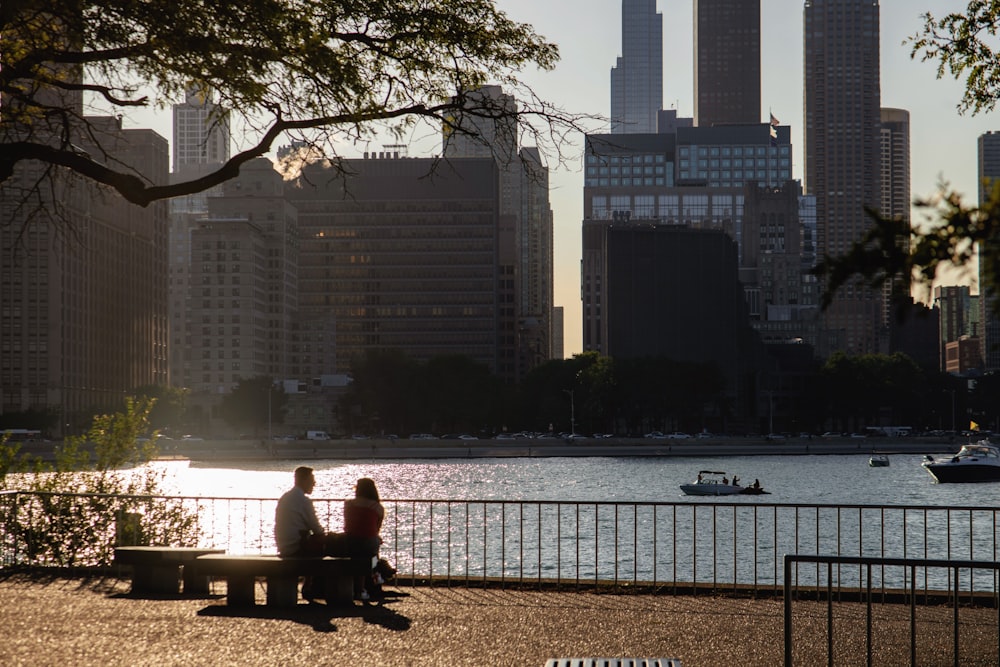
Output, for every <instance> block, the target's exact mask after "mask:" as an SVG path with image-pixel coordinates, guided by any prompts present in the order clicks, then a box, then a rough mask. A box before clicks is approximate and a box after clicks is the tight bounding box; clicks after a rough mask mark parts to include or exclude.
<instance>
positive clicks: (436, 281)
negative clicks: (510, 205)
mask: <svg viewBox="0 0 1000 667" xmlns="http://www.w3.org/2000/svg"><path fill="white" fill-rule="evenodd" d="M285 195H286V197H287V198H288V200H289V201H291V202H292V203H293V204H294V205H295V207H296V209H297V210H298V224H299V236H300V239H301V240H300V245H299V304H298V305H299V313H300V314H299V320H300V322H302V323H304V324H300V328H299V332H298V334H299V336H300V339H299V342H298V344H299V349H298V350H297V351H295V352H294V353H293V359H292V368H293V373H294V374H295V375H297V376H298V377H309V378H312V377H319V376H321V375H325V374H329V373H334V372H336V373H349V372H350V369H351V366H352V362H353V360H354V359H356V358H359V357H362V356H363V355H365V354H366V352H367V351H369V350H378V349H398V350H401V351H402V352H404V353H406V354H407V355H408V356H410V357H411V358H413V359H416V360H418V361H427V360H428V359H430V358H432V357H434V356H438V355H443V354H461V355H465V356H468V357H471V358H472V359H474V360H476V361H478V362H481V363H484V364H486V365H487V366H488V367H489V368H490V370H491V371H493V372H495V373H497V374H498V375H499V376H501V377H503V378H504V379H508V380H510V379H513V378H514V377H515V374H516V356H515V350H516V338H517V326H516V323H517V320H516V316H515V310H514V304H515V299H516V291H515V281H514V270H513V268H512V267H513V264H514V248H515V245H514V225H513V224H512V222H511V218H509V217H506V220H502V218H505V216H501V214H500V209H501V204H500V172H499V169H498V167H497V164H496V162H495V161H494V160H493V159H491V158H451V159H449V160H446V161H440V160H435V159H433V158H395V157H384V156H383V157H378V156H372V157H369V158H367V159H354V160H344V161H342V162H341V163H329V162H323V163H313V164H310V165H308V166H306V167H305V169H304V170H303V173H302V175H301V177H300V178H299V179H297V180H294V181H288V182H286V184H285ZM310 323H311V324H310ZM307 325H308V326H309V328H310V329H311V330H312V331H313V333H319V332H322V331H331V332H333V334H332V339H333V340H332V344H330V343H331V341H329V340H328V341H326V342H324V343H317V342H316V341H314V340H312V339H308V338H305V339H303V338H301V337H303V336H305V335H306V332H305V331H303V328H304V327H306V326H307ZM314 344H316V345H321V346H322V349H319V350H313V349H309V350H306V349H303V346H304V345H310V346H312V345H314ZM331 352H332V358H329V357H326V356H322V357H321V356H320V355H326V354H328V353H331Z"/></svg>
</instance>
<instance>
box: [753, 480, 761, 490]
mask: <svg viewBox="0 0 1000 667" xmlns="http://www.w3.org/2000/svg"><path fill="white" fill-rule="evenodd" d="M753 488H755V489H759V488H760V480H759V479H755V480H754V481H753Z"/></svg>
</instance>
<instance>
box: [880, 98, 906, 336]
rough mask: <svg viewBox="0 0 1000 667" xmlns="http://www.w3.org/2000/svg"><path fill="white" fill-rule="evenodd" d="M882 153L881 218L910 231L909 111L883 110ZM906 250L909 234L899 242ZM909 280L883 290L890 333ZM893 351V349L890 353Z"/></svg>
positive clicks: (898, 280) (903, 278)
mask: <svg viewBox="0 0 1000 667" xmlns="http://www.w3.org/2000/svg"><path fill="white" fill-rule="evenodd" d="M879 136H880V143H879V146H880V152H881V162H882V164H881V178H880V182H881V186H880V189H881V197H882V215H883V216H885V217H887V218H894V219H899V220H901V221H903V222H904V223H905V226H906V229H907V230H909V228H910V202H911V198H910V112H909V111H907V110H906V109H889V108H883V109H882V111H881V124H880V130H879ZM899 244H900V245H901V246H902V247H903V248H904V249H905V250H907V251H908V250H909V247H910V237H909V234H907V235H906V236H904V237H902V238H901V239H899ZM910 282H911V281H910V277H909V276H903V275H897V276H895V277H894V278H893V280H891V281H889V282H887V283H886V284H885V285H884V287H883V289H882V328H883V330H885V331H889V329H890V328H891V324H892V319H893V317H895V313H894V312H893V307H894V305H895V304H897V303H898V301H899V299H904V300H906V301H909V299H910ZM889 351H891V352H895V350H889Z"/></svg>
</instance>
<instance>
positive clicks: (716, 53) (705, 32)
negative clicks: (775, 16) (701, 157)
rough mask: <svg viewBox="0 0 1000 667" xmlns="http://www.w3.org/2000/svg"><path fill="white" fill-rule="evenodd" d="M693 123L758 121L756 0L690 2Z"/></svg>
mask: <svg viewBox="0 0 1000 667" xmlns="http://www.w3.org/2000/svg"><path fill="white" fill-rule="evenodd" d="M694 21H695V30H694V117H695V123H696V124H697V125H698V127H710V126H712V125H731V124H748V125H749V124H753V123H759V122H760V1H759V0H695V2H694Z"/></svg>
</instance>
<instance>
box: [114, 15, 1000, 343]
mask: <svg viewBox="0 0 1000 667" xmlns="http://www.w3.org/2000/svg"><path fill="white" fill-rule="evenodd" d="M761 4H762V6H761V21H760V25H761V107H762V109H761V118H767V114H768V113H773V114H774V115H775V116H776V117H777V118H778V119H779V120H780V121H781V123H782V124H783V125H788V126H790V129H791V132H792V143H793V145H795V146H799V147H800V149H801V146H802V135H803V127H802V118H803V69H802V59H803V31H802V21H803V7H804V2H803V0H769V1H768V2H765V3H761ZM497 5H498V7H499V8H501V9H502V10H503V11H505V12H507V13H508V15H509V16H510V17H511V18H512V19H514V20H517V21H520V22H525V23H530V24H532V25H533V26H534V27H535V29H536V31H537V32H538V33H540V34H541V35H543V36H544V37H545V38H546V39H548V40H550V41H553V42H555V43H556V44H558V45H559V48H560V54H561V61H560V63H559V64H558V65H557V67H556V69H555V70H554V71H553V72H535V71H529V72H525V74H524V76H523V80H524V81H525V82H526V83H527V84H529V85H531V86H532V87H533V88H535V89H536V90H537V91H539V92H540V94H541V95H542V96H543V97H544V98H545V99H547V100H549V101H551V102H553V103H555V104H557V105H558V106H560V107H562V108H564V109H566V110H567V111H570V112H580V113H592V114H597V115H600V116H604V117H607V116H608V115H609V109H610V87H609V85H608V82H609V75H610V71H611V68H612V67H613V66H614V65H615V63H616V60H617V58H618V56H620V55H622V45H621V43H620V35H621V7H622V4H621V1H620V0H611V1H609V0H601V1H598V0H582V1H581V2H580V3H577V4H576V5H575V6H574V11H573V12H566V11H565V7H563V6H561V5H557V4H555V3H535V2H530V1H529V0H498V2H497ZM957 9H959V7H958V6H956V3H954V2H947V1H945V0H927V1H922V2H920V3H919V4H911V3H905V4H901V3H888V2H886V3H882V4H881V8H880V11H881V69H882V77H881V79H882V83H881V104H882V106H883V107H894V108H900V109H906V110H908V111H909V112H910V114H911V147H912V165H913V167H912V174H911V177H912V181H911V183H912V186H911V191H912V193H913V196H914V197H917V198H920V197H927V196H930V195H932V194H933V193H934V192H935V190H936V187H937V185H938V183H939V181H940V180H941V179H942V178H943V179H944V180H946V181H947V182H948V183H949V184H950V185H951V186H952V187H953V188H955V189H956V190H958V191H960V192H964V193H965V194H966V196H967V198H968V201H969V202H974V201H975V198H976V192H977V189H978V183H977V176H976V141H977V137H978V136H979V135H980V134H982V133H984V132H986V131H989V130H993V129H1000V119H998V120H995V121H994V119H993V116H994V114H982V115H980V116H975V117H973V116H960V115H959V114H958V112H957V110H956V105H957V104H958V102H959V99H960V97H961V94H962V92H963V90H964V87H963V85H962V83H961V82H958V81H954V80H952V79H950V78H946V79H942V80H937V79H936V72H937V68H936V64H935V63H932V62H926V63H922V62H920V61H919V60H911V59H910V55H909V53H910V48H909V46H906V45H902V42H903V40H904V39H906V38H907V37H909V36H912V35H914V34H915V33H917V32H918V31H919V30H920V28H921V26H922V21H921V20H920V15H921V14H922V13H924V12H928V11H929V12H932V13H934V14H935V15H940V14H944V13H947V12H949V11H956V10H957ZM657 11H658V12H660V13H662V15H663V37H664V39H663V42H664V45H663V46H664V48H663V55H664V67H663V71H664V82H663V96H664V107H665V108H667V109H670V108H674V109H676V110H677V111H678V114H679V115H681V116H693V114H694V103H693V96H694V84H693V74H694V59H693V34H694V22H693V2H692V1H691V0H687V1H685V2H664V1H663V0H660V1H659V2H657ZM597 27H599V28H600V35H601V36H602V39H594V38H593V37H592V35H594V33H595V28H597ZM126 123H127V124H128V126H134V127H152V128H153V129H156V130H157V131H159V132H160V133H161V134H163V136H165V137H169V136H171V132H170V115H169V113H166V114H164V113H157V114H154V113H151V112H140V113H136V114H135V115H134V116H132V117H131V118H128V119H126ZM604 127H607V126H606V125H605V126H604ZM592 129H593V131H606V130H604V129H603V128H602V127H601V126H597V125H595V127H594V128H592ZM426 134H427V133H426V131H425V129H421V130H418V131H417V132H416V133H415V134H414V136H413V137H412V138H411V140H410V144H411V146H413V147H415V148H419V151H418V150H412V151H411V153H410V154H411V155H414V156H417V155H424V154H430V153H433V152H439V151H440V143H439V142H430V143H429V142H428V141H427V139H426ZM371 148H373V146H359V147H357V148H356V151H357V153H358V155H360V154H361V153H362V152H363V151H364V150H370V149H371ZM566 155H567V156H568V157H570V158H572V159H571V160H570V162H569V163H568V164H567V165H565V166H559V165H557V164H555V163H554V161H552V158H551V156H550V166H551V167H552V170H551V176H550V184H551V202H552V210H553V213H554V235H555V240H554V248H555V252H554V273H555V277H554V282H555V301H554V303H555V305H556V306H561V307H562V308H563V309H564V313H565V320H564V322H565V325H564V326H565V352H566V355H567V356H571V355H572V354H575V353H578V352H580V351H581V350H582V330H581V329H582V328H581V302H580V257H581V229H580V226H581V222H582V220H583V160H582V157H583V137H582V135H581V136H580V137H578V138H577V141H576V142H575V144H574V145H572V146H570V147H568V149H567V151H566ZM796 155H797V156H798V158H797V159H796V161H795V163H794V164H793V167H792V170H793V177H794V178H796V179H803V178H804V164H803V159H802V158H803V153H802V152H801V150H798V151H796ZM913 220H914V223H915V224H919V223H920V222H921V221H922V220H924V217H923V216H922V215H921V214H919V213H915V214H914V216H913ZM973 275H974V273H973V274H970V276H969V279H970V280H971V278H972V277H973ZM951 282H958V278H957V277H955V278H954V279H953V280H952V281H951Z"/></svg>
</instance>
